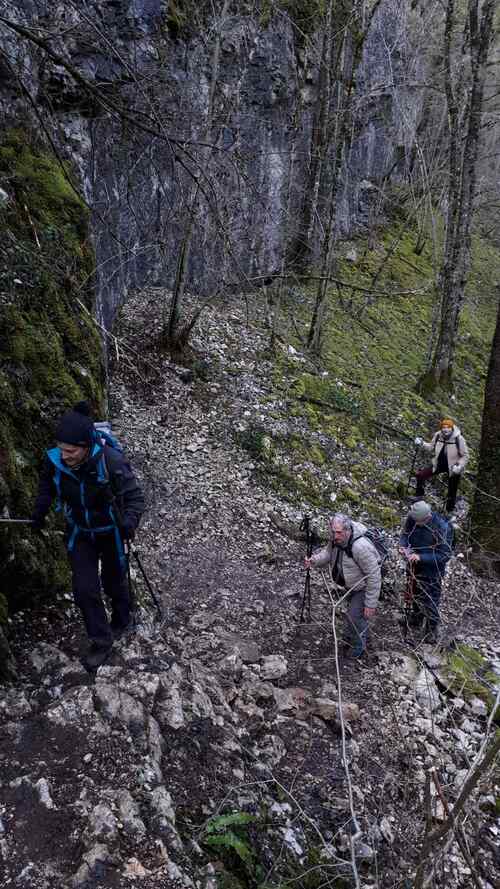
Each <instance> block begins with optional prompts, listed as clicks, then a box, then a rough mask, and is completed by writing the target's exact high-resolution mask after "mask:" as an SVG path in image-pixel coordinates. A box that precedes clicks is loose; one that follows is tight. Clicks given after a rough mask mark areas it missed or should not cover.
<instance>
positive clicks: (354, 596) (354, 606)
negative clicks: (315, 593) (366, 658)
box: [305, 512, 382, 658]
mask: <svg viewBox="0 0 500 889" xmlns="http://www.w3.org/2000/svg"><path fill="white" fill-rule="evenodd" d="M366 531H367V528H366V526H365V525H363V524H362V523H361V522H354V521H352V519H350V518H349V516H346V515H344V514H343V513H341V512H338V513H336V514H335V515H334V516H333V518H332V519H330V540H329V542H328V543H327V545H326V546H325V547H324V548H323V549H321V550H319V551H318V552H316V553H313V555H312V556H311V558H310V559H306V563H305V564H306V568H313V567H323V566H326V565H329V567H330V570H331V574H332V579H333V581H334V582H335V583H336V584H337V585H338V586H340V587H345V589H346V590H347V591H348V593H349V595H348V609H347V627H346V633H345V634H344V654H345V656H347V657H356V658H359V657H361V655H362V654H363V652H364V651H365V648H366V640H367V636H368V622H369V620H370V619H371V618H373V616H374V615H375V611H376V608H377V604H378V600H379V596H380V586H381V582H382V578H381V572H380V557H379V554H378V552H377V550H376V548H375V546H374V545H373V543H372V542H371V541H370V540H368V538H367V537H365V533H366Z"/></svg>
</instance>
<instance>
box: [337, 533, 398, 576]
mask: <svg viewBox="0 0 500 889" xmlns="http://www.w3.org/2000/svg"><path fill="white" fill-rule="evenodd" d="M360 537H366V539H367V540H369V541H370V543H371V544H372V546H373V547H374V549H375V550H376V552H377V555H378V559H379V564H380V569H381V571H382V573H383V571H384V562H385V560H386V559H387V556H388V555H389V547H388V545H387V543H386V540H385V535H384V532H383V531H380V529H379V528H367V529H366V531H365V532H364V534H360V535H358V537H356V538H355V539H354V540H352V539H351V540H350V541H349V545H348V547H347V548H346V554H347V555H348V556H349V558H351V559H353V561H354V562H356V564H358V563H357V561H356V557H355V555H354V554H353V551H352V544H353V543H355V542H356V540H359V539H360Z"/></svg>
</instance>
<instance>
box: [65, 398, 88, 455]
mask: <svg viewBox="0 0 500 889" xmlns="http://www.w3.org/2000/svg"><path fill="white" fill-rule="evenodd" d="M89 413H90V411H89V407H88V405H87V403H86V402H85V401H79V402H78V404H75V406H74V408H73V410H71V411H66V413H65V414H63V415H62V417H61V419H60V420H59V423H58V424H57V428H56V441H60V442H62V443H64V444H71V445H82V446H83V445H85V446H90V445H91V444H92V439H93V437H94V424H93V422H92V420H91V419H90V416H89Z"/></svg>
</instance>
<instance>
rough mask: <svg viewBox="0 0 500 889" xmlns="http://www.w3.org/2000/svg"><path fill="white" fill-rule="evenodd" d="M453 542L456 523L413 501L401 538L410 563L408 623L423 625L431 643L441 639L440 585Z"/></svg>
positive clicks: (400, 542) (401, 544)
mask: <svg viewBox="0 0 500 889" xmlns="http://www.w3.org/2000/svg"><path fill="white" fill-rule="evenodd" d="M452 543H453V526H452V525H451V524H450V523H449V522H448V521H447V520H446V519H445V518H444V517H443V516H441V515H439V513H437V512H433V511H432V509H431V507H430V506H429V504H428V503H426V502H425V500H418V501H417V502H416V503H414V504H413V506H412V507H411V509H410V512H409V515H408V518H407V519H406V522H405V524H404V527H403V531H402V533H401V536H400V539H399V552H400V553H401V555H402V556H404V558H405V559H406V561H407V563H408V586H409V590H410V599H411V607H410V614H409V618H408V625H409V626H410V627H412V628H414V629H421V628H422V627H423V628H424V631H425V636H424V639H425V641H426V642H428V643H430V644H434V643H436V642H437V640H438V627H439V605H440V601H441V587H442V583H443V577H444V573H445V570H446V565H447V563H448V560H449V558H450V556H451V554H452Z"/></svg>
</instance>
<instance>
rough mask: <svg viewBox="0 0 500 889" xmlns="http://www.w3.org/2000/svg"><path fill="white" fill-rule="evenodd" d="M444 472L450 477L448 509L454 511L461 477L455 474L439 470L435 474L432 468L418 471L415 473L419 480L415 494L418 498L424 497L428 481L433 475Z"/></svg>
mask: <svg viewBox="0 0 500 889" xmlns="http://www.w3.org/2000/svg"><path fill="white" fill-rule="evenodd" d="M444 472H446V473H447V475H448V496H447V498H446V509H447V510H452V509H453V507H454V506H455V501H456V499H457V490H458V484H459V482H460V475H458V474H457V473H455V472H451V473H449V472H448V470H446V469H437V470H436V471H435V472H434V470H433V468H432V466H426V467H425V469H419V470H417V472H416V473H415V478H416V480H417V488H416V491H415V494H416V495H417V497H423V496H424V494H425V483H426V481H427V480H428V479H430V478H432V476H433V475H442V474H443V473H444Z"/></svg>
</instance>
